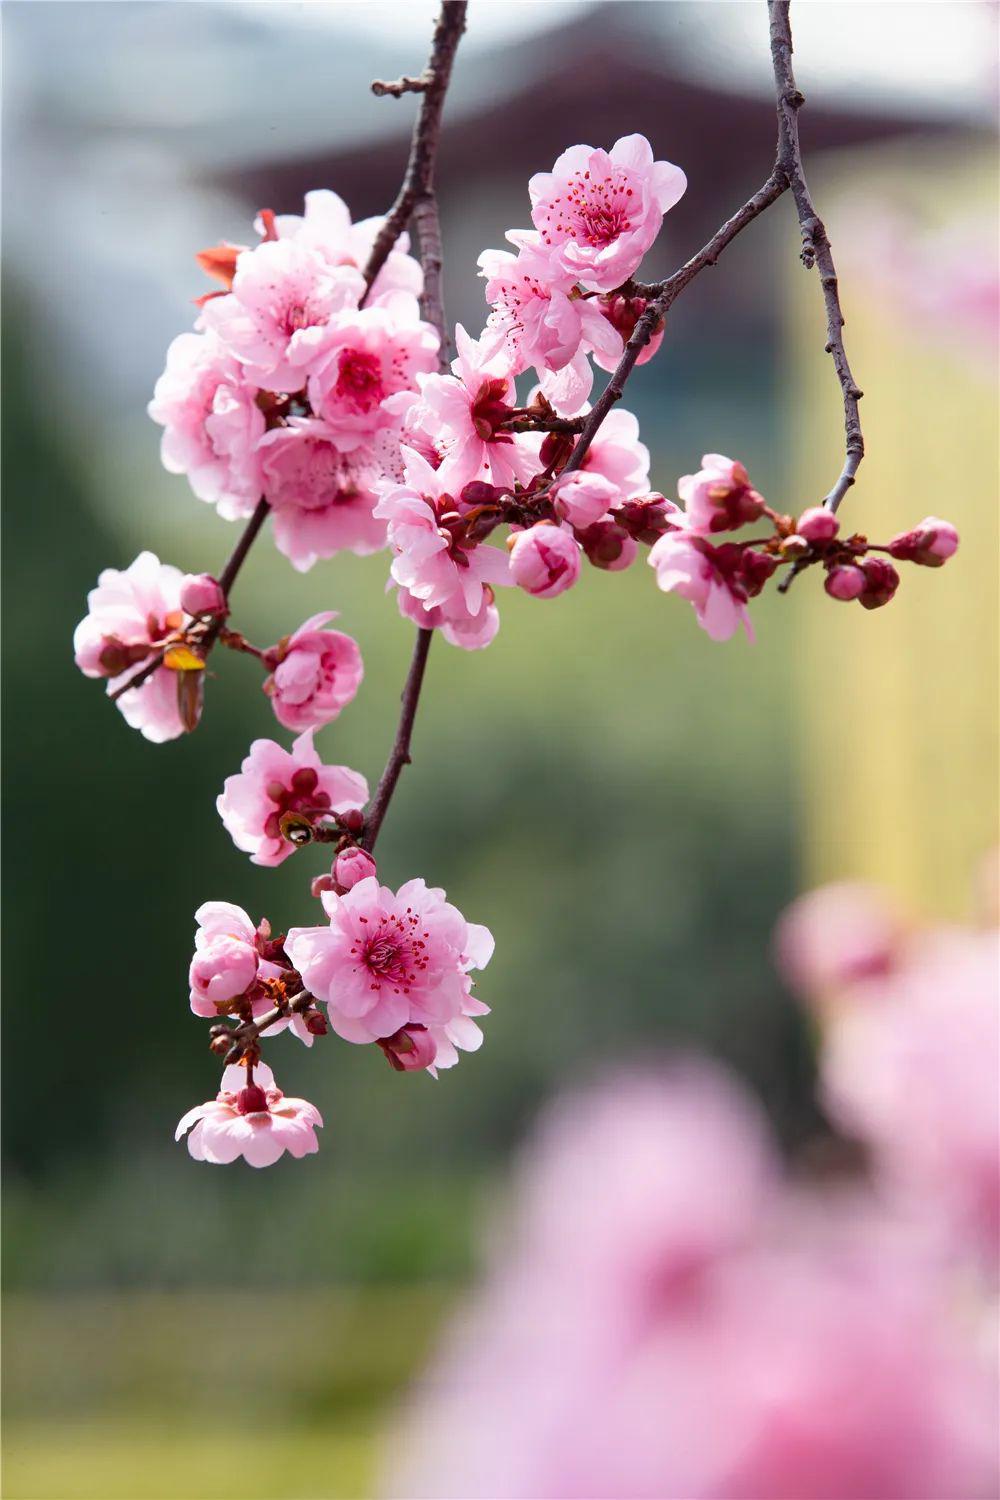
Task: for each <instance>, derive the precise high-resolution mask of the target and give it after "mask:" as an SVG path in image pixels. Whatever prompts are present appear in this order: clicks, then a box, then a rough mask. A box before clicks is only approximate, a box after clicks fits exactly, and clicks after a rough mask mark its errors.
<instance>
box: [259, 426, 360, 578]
mask: <svg viewBox="0 0 1000 1500" xmlns="http://www.w3.org/2000/svg"><path fill="white" fill-rule="evenodd" d="M260 461H261V484H262V488H263V491H264V495H265V497H266V498H267V500H268V502H269V503H270V505H271V507H272V512H273V517H272V525H273V531H274V542H275V546H276V547H277V548H278V551H279V552H282V553H283V554H284V555H285V557H287V558H288V560H289V562H290V563H291V564H292V567H293V568H295V569H297V571H298V572H300V573H306V572H308V570H309V569H310V568H311V567H312V566H313V564H314V563H316V562H317V561H318V560H319V559H320V558H327V557H333V556H334V555H335V554H336V553H338V552H353V553H355V554H357V555H359V556H362V557H363V556H366V555H367V554H369V553H371V552H379V551H381V549H382V548H383V547H384V546H385V522H384V521H379V520H377V519H376V517H375V516H374V514H373V512H374V509H375V499H376V497H375V490H374V486H375V484H376V482H377V479H378V469H377V467H376V465H375V464H374V462H373V459H372V455H371V453H370V452H369V451H368V449H367V448H365V447H355V448H352V449H351V450H350V451H347V452H345V451H344V450H343V449H342V448H341V447H340V446H339V444H338V442H337V441H336V439H335V437H334V435H333V433H332V431H331V429H330V428H329V427H328V426H327V425H326V424H325V423H324V422H318V421H315V420H313V419H310V418H302V417H293V418H291V419H290V420H289V421H288V423H287V424H286V425H285V426H284V427H276V428H275V429H274V431H273V432H269V433H268V434H267V435H266V437H264V438H263V439H262V440H261V443H260Z"/></svg>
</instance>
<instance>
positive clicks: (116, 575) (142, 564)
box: [73, 552, 185, 744]
mask: <svg viewBox="0 0 1000 1500" xmlns="http://www.w3.org/2000/svg"><path fill="white" fill-rule="evenodd" d="M183 581H184V574H183V573H182V572H181V571H180V569H179V568H173V567H171V566H170V565H169V564H168V563H161V562H160V560H159V558H158V557H157V556H156V555H155V553H152V552H140V553H139V556H138V557H137V558H136V559H135V561H134V562H133V563H130V565H129V566H128V567H127V568H125V569H124V570H122V571H119V569H117V568H105V569H104V571H103V572H102V573H101V574H100V576H99V578H98V580H97V587H96V588H95V589H91V591H90V593H89V594H88V595H87V604H88V608H89V613H88V614H87V615H86V617H85V618H84V619H82V620H81V621H80V623H79V625H78V626H77V627H76V630H75V631H74V634H73V651H74V654H75V657H76V664H77V666H78V667H79V668H80V671H81V672H83V673H84V674H85V675H86V676H87V677H103V678H105V679H107V684H108V687H107V690H108V692H109V693H113V692H115V691H116V689H118V688H120V687H122V685H123V684H125V683H127V682H128V681H129V679H130V678H132V677H134V676H135V675H136V674H137V673H138V672H141V671H142V670H143V667H144V665H145V663H146V661H147V660H148V658H149V656H150V655H151V654H152V653H153V652H154V651H156V650H158V649H160V648H161V647H162V645H163V642H164V641H166V640H167V639H168V638H169V637H170V636H171V635H173V634H174V633H175V632H177V631H179V630H180V629H181V628H182V626H183V625H184V623H185V616H184V612H183V610H182V609H181V606H180V598H181V588H182V585H183ZM177 694H178V674H177V673H176V672H172V671H170V670H169V669H168V668H167V667H159V668H157V670H156V671H155V672H154V673H153V674H152V676H151V677H149V678H147V680H146V681H145V682H144V683H143V684H142V685H141V686H140V687H137V688H132V689H130V691H128V692H126V693H124V694H123V695H122V696H121V697H120V698H119V699H118V700H117V705H118V708H119V709H120V711H121V714H122V717H123V718H124V720H125V722H126V724H129V725H131V727H132V728H133V729H138V730H139V732H140V733H141V734H142V735H143V736H144V737H145V738H146V739H147V740H151V741H152V742H153V743H154V744H162V743H163V742H164V741H165V740H172V739H176V738H177V736H178V735H181V734H183V733H184V729H185V726H184V722H183V719H182V718H181V713H180V709H179V707H178V696H177Z"/></svg>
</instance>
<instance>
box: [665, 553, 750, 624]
mask: <svg viewBox="0 0 1000 1500" xmlns="http://www.w3.org/2000/svg"><path fill="white" fill-rule="evenodd" d="M742 555H743V554H741V553H735V549H734V551H727V550H726V548H724V547H714V546H713V545H712V544H711V542H707V541H706V540H705V539H704V537H701V536H693V535H691V533H690V532H687V531H668V532H666V533H665V534H664V535H663V536H661V537H660V539H659V541H658V542H656V544H655V545H654V546H653V547H652V548H651V549H650V553H649V558H648V562H649V564H650V567H652V568H655V570H656V582H657V585H658V587H659V588H661V589H662V590H663V592H664V593H665V594H669V593H671V592H674V593H678V594H680V596H681V598H682V599H686V600H687V601H688V603H689V604H693V605H694V609H695V614H696V615H697V617H698V624H699V625H700V626H701V628H702V630H704V631H705V632H706V633H707V634H708V635H709V636H710V637H711V638H712V640H713V641H727V640H728V639H729V637H730V636H731V635H733V634H734V633H735V631H737V630H738V629H739V627H740V626H741V625H742V626H743V629H744V630H745V631H746V635H747V639H748V640H749V641H753V639H754V633H753V625H752V624H751V622H750V616H749V614H748V612H747V607H746V606H747V599H748V597H749V595H748V593H747V589H746V584H745V580H744V579H743V578H742V577H741V575H740V571H739V562H740V561H741V559H742Z"/></svg>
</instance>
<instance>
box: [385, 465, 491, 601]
mask: <svg viewBox="0 0 1000 1500" xmlns="http://www.w3.org/2000/svg"><path fill="white" fill-rule="evenodd" d="M403 459H404V483H403V484H401V485H396V484H387V485H385V486H383V489H382V498H381V499H380V500H379V503H378V505H377V506H376V507H375V515H376V516H377V517H378V518H379V519H381V520H384V521H386V522H387V523H388V538H389V546H390V548H391V549H392V552H393V560H392V566H391V570H390V571H391V573H392V577H393V580H394V581H395V582H396V583H397V584H399V585H400V587H401V588H404V589H406V590H407V591H408V592H409V593H410V595H412V597H413V598H414V599H417V600H419V601H420V602H421V603H422V604H423V605H424V607H425V609H433V608H435V607H441V608H444V609H445V611H446V613H447V614H448V616H449V617H450V618H451V619H453V620H454V619H462V618H467V619H470V620H474V619H476V618H477V617H478V616H480V615H481V613H482V610H483V603H484V599H485V589H486V588H487V587H488V586H490V585H493V584H501V583H507V582H509V577H508V572H509V569H508V564H507V555H506V553H504V552H501V551H499V549H498V548H496V547H490V546H487V545H485V544H478V545H477V544H476V543H474V542H470V541H469V540H468V537H467V533H466V531H465V528H464V525H463V523H462V518H461V516H460V514H459V512H458V510H457V509H456V504H455V501H454V499H453V498H452V496H451V495H450V494H449V493H448V491H447V490H446V488H445V481H444V479H443V477H442V473H441V471H440V470H435V469H432V468H431V466H430V464H429V463H428V462H427V461H426V459H424V458H421V456H420V455H419V454H418V453H415V452H414V451H413V450H412V449H406V450H405V451H404V454H403Z"/></svg>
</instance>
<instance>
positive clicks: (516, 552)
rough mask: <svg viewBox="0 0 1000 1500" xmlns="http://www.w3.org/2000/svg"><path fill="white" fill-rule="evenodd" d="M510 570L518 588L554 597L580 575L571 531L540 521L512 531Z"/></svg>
mask: <svg viewBox="0 0 1000 1500" xmlns="http://www.w3.org/2000/svg"><path fill="white" fill-rule="evenodd" d="M510 574H511V577H512V579H513V580H514V582H515V583H516V584H517V586H518V588H522V589H524V590H525V592H526V593H528V594H533V595H534V597H535V598H536V599H554V598H555V597H556V595H557V594H563V593H565V591H566V590H567V589H568V588H572V586H573V584H574V583H576V581H577V579H578V578H579V576H580V547H579V543H578V542H577V541H576V540H575V538H574V536H573V534H572V532H571V531H566V530H564V529H563V528H562V527H561V526H553V525H552V524H551V523H550V522H547V521H541V522H539V523H538V525H536V526H529V527H528V528H527V530H525V531H518V532H515V534H514V536H513V538H512V545H511V549H510Z"/></svg>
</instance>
